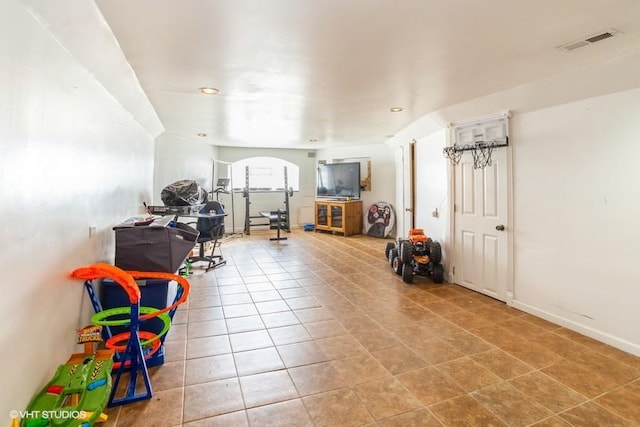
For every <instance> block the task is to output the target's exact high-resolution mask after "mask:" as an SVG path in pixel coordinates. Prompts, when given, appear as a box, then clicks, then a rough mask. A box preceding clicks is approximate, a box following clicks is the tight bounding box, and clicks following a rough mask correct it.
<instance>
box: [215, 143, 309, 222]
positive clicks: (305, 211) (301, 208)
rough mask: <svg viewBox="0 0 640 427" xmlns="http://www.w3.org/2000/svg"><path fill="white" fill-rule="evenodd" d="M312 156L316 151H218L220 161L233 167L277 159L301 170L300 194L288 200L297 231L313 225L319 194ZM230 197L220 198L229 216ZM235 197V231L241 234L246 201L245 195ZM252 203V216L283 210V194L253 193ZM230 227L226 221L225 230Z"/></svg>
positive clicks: (259, 149)
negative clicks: (255, 160)
mask: <svg viewBox="0 0 640 427" xmlns="http://www.w3.org/2000/svg"><path fill="white" fill-rule="evenodd" d="M309 153H313V154H315V152H314V151H313V150H310V151H308V150H292V149H277V148H272V149H267V148H231V147H218V159H217V160H221V161H224V162H230V163H233V162H236V161H238V160H242V159H246V158H249V157H275V158H279V159H283V160H286V161H288V162H291V163H293V164H295V165H296V166H298V167H299V168H300V181H299V184H300V191H296V192H294V194H293V197H291V198H290V199H289V212H290V215H291V218H290V223H291V226H292V227H297V226H302V225H303V224H306V223H313V222H314V216H313V209H314V204H313V203H314V201H315V191H316V187H315V186H316V181H315V179H316V158H315V157H309ZM234 186H235V187H238V186H244V183H240V184H239V183H234ZM230 197H231V196H230V195H222V197H221V198H220V200H222V201H223V203H224V205H225V208H226V210H227V212H228V211H229V206H231V200H230ZM233 197H234V207H235V208H234V211H235V231H236V232H242V230H243V229H244V218H245V212H246V203H245V202H246V200H245V199H244V198H243V197H242V194H234V195H233ZM249 200H250V201H251V205H250V207H249V212H250V215H252V216H256V215H258V212H260V211H272V210H276V209H284V201H285V196H284V192H274V193H271V192H269V193H251V194H250V197H249ZM263 222H265V221H262V220H259V219H256V220H253V223H254V224H260V223H263ZM231 224H232V223H231V219H230V218H229V217H227V219H226V220H225V226H226V227H227V229H228V230H229V229H230V227H231Z"/></svg>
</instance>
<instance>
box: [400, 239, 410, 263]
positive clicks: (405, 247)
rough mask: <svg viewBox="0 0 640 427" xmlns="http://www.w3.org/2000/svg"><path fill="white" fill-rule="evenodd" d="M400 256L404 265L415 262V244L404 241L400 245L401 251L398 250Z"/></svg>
mask: <svg viewBox="0 0 640 427" xmlns="http://www.w3.org/2000/svg"><path fill="white" fill-rule="evenodd" d="M398 252H399V254H400V261H402V262H403V263H404V264H409V263H411V261H412V260H413V243H411V242H410V241H409V240H404V241H402V243H401V244H400V249H399V250H398Z"/></svg>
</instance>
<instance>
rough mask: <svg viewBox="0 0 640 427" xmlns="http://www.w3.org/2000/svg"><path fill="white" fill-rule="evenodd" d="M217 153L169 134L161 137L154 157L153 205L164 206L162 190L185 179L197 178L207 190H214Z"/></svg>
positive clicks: (204, 146) (202, 145) (157, 141)
mask: <svg viewBox="0 0 640 427" xmlns="http://www.w3.org/2000/svg"><path fill="white" fill-rule="evenodd" d="M216 152H217V148H216V147H214V146H213V145H210V144H204V143H201V142H197V141H192V140H189V139H186V138H182V137H178V136H175V135H171V134H167V133H163V134H162V135H160V136H158V138H156V148H155V154H154V157H155V163H154V164H155V167H154V171H153V197H152V204H154V205H159V206H162V205H163V203H162V199H161V198H160V193H161V192H162V189H163V188H164V187H166V186H167V185H169V184H171V183H174V182H176V181H180V180H183V179H193V180H195V181H197V182H198V184H200V185H201V186H203V187H204V189H205V190H207V191H211V189H212V186H211V179H212V178H211V177H212V176H213V175H212V174H213V159H215V158H216ZM214 184H215V183H214Z"/></svg>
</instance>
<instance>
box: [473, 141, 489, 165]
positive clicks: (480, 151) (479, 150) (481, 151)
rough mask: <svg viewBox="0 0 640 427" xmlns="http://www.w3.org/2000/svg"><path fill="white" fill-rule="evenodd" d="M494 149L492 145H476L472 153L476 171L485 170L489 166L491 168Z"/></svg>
mask: <svg viewBox="0 0 640 427" xmlns="http://www.w3.org/2000/svg"><path fill="white" fill-rule="evenodd" d="M493 147H494V145H493V144H491V143H489V144H484V143H480V144H476V146H475V147H474V149H473V150H472V151H471V155H472V156H473V168H474V169H483V168H486V167H487V166H491V153H492V152H493Z"/></svg>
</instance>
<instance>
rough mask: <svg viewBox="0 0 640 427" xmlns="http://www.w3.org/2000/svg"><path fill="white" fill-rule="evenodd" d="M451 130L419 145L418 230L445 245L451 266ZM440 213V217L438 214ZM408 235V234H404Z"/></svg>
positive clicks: (417, 177)
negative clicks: (446, 151) (448, 156)
mask: <svg viewBox="0 0 640 427" xmlns="http://www.w3.org/2000/svg"><path fill="white" fill-rule="evenodd" d="M448 141H449V138H448V136H447V130H446V129H441V130H440V131H438V132H435V133H433V134H431V135H428V136H425V137H424V138H420V139H419V140H417V141H416V147H415V155H416V171H415V172H416V173H415V175H416V188H417V191H416V200H415V207H416V212H415V227H416V228H423V229H424V231H425V234H426V235H427V236H429V237H431V238H432V239H433V240H434V241H437V242H439V243H440V245H442V252H443V253H442V262H443V264H444V265H445V266H448V265H449V263H448V257H449V251H450V250H452V249H453V246H452V244H453V241H452V240H453V236H451V235H450V233H449V212H450V209H449V206H450V197H449V180H448V169H447V167H448V164H447V160H446V159H445V158H444V156H443V155H442V149H443V148H444V147H445V146H447V145H448V143H449V142H448ZM436 210H437V215H438V216H437V217H435V216H434V212H436ZM404 235H406V233H405V234H404Z"/></svg>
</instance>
